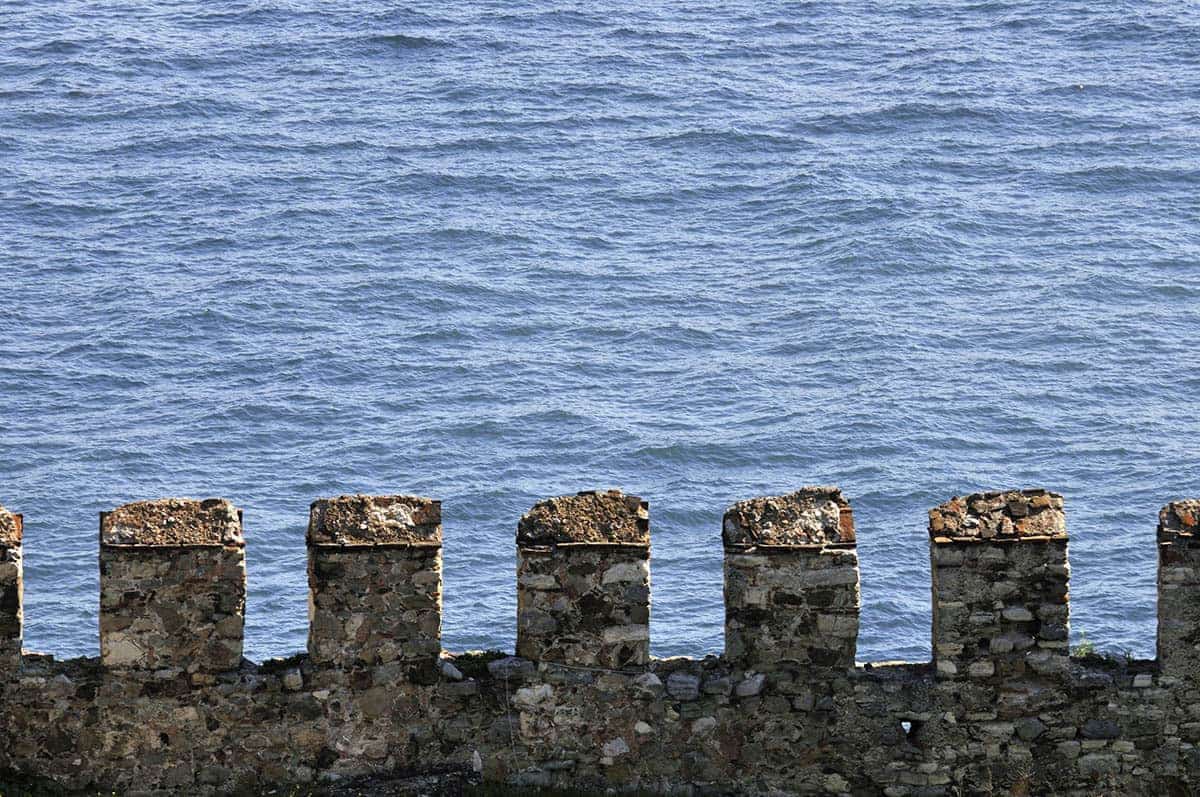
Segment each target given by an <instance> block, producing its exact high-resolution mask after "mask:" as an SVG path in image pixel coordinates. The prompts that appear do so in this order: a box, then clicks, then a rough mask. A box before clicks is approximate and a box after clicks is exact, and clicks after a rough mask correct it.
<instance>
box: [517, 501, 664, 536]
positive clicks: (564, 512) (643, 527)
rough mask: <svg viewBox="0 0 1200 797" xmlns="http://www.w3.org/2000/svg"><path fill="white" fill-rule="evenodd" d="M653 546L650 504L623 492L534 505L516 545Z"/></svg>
mask: <svg viewBox="0 0 1200 797" xmlns="http://www.w3.org/2000/svg"><path fill="white" fill-rule="evenodd" d="M562 543H591V544H601V545H603V544H613V543H620V544H625V545H649V544H650V504H649V503H648V502H646V501H643V500H642V499H641V498H638V497H637V496H636V495H625V494H624V493H622V492H621V491H620V490H609V491H607V492H600V491H598V490H596V491H589V492H582V493H579V494H578V495H564V496H560V497H558V498H550V499H548V500H545V501H541V502H539V503H537V504H534V506H533V508H532V509H530V510H529V511H528V512H526V513H525V514H524V515H522V516H521V521H520V522H519V523H518V524H517V545H520V546H525V547H527V546H535V545H559V544H562Z"/></svg>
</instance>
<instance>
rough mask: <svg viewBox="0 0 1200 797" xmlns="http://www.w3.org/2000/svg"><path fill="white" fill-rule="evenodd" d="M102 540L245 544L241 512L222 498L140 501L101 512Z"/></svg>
mask: <svg viewBox="0 0 1200 797" xmlns="http://www.w3.org/2000/svg"><path fill="white" fill-rule="evenodd" d="M100 543H101V544H102V545H108V546H118V545H119V546H152V547H163V548H169V547H182V546H235V547H242V546H243V545H245V540H244V539H243V537H242V521H241V514H240V512H239V511H238V509H237V507H235V506H234V505H233V503H232V502H230V501H226V500H225V499H222V498H209V499H206V500H203V501H196V500H193V499H190V498H164V499H161V500H158V501H136V502H134V503H131V504H125V505H124V506H121V507H118V508H116V509H114V510H113V511H111V512H104V513H102V514H101V515H100Z"/></svg>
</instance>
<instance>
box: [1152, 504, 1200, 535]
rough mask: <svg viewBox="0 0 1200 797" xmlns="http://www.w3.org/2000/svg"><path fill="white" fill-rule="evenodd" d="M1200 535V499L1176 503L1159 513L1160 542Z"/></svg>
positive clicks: (1168, 505)
mask: <svg viewBox="0 0 1200 797" xmlns="http://www.w3.org/2000/svg"><path fill="white" fill-rule="evenodd" d="M1197 533H1200V499H1192V500H1189V501H1174V502H1172V503H1170V504H1167V505H1166V506H1164V507H1163V508H1162V510H1161V511H1160V512H1159V513H1158V538H1159V540H1160V541H1163V540H1169V539H1173V538H1175V537H1177V536H1179V535H1194V534H1197Z"/></svg>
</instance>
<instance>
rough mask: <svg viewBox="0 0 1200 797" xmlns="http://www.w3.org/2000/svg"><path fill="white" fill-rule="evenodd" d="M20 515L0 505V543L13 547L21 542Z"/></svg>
mask: <svg viewBox="0 0 1200 797" xmlns="http://www.w3.org/2000/svg"><path fill="white" fill-rule="evenodd" d="M21 530H22V524H21V516H20V515H14V514H13V513H12V512H9V511H8V510H7V509H5V508H4V507H3V506H0V545H3V546H4V547H6V548H15V547H17V546H18V545H20V544H21Z"/></svg>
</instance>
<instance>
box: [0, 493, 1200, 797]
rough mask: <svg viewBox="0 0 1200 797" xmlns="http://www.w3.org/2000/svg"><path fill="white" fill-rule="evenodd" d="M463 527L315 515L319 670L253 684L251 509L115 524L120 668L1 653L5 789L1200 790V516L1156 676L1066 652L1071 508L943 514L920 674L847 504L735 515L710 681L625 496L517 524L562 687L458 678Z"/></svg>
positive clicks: (528, 650) (765, 505)
mask: <svg viewBox="0 0 1200 797" xmlns="http://www.w3.org/2000/svg"><path fill="white" fill-rule="evenodd" d="M440 520H441V516H440V507H439V506H438V505H437V503H436V502H434V501H430V500H428V499H422V498H414V497H407V496H374V497H369V496H343V497H341V498H336V499H329V500H327V501H318V502H317V503H316V504H314V506H313V511H312V515H311V518H310V525H309V535H308V544H309V563H310V564H309V572H310V587H311V592H312V616H311V625H312V628H311V631H310V645H309V652H308V653H307V654H298V655H296V656H292V657H291V658H288V659H280V660H270V661H267V662H263V663H262V664H254V663H252V662H249V661H246V660H242V659H240V658H239V659H236V660H235V659H234V658H232V652H233V651H235V650H236V651H240V649H241V616H242V614H243V610H244V597H243V596H244V581H243V580H242V578H241V574H242V570H241V547H242V546H241V522H240V515H239V513H238V512H237V511H236V509H234V508H233V507H232V506H231V505H230V504H228V502H224V501H206V502H193V501H179V500H174V501H166V502H145V503H141V504H134V505H130V506H129V507H122V508H121V509H118V510H116V511H114V512H112V513H109V514H108V515H106V516H105V518H104V520H103V522H102V536H101V566H102V571H103V575H102V584H101V592H102V595H103V603H104V604H105V606H104V607H103V608H102V615H101V625H102V629H104V630H102V636H103V638H104V640H105V643H104V644H105V651H106V652H105V654H104V655H103V656H102V657H101V658H99V659H76V660H71V661H56V660H54V659H53V658H52V657H50V656H46V655H40V654H35V653H30V652H26V653H24V654H23V655H22V656H20V657H19V658H18V657H17V656H16V655H15V653H14V654H13V655H8V656H3V655H0V770H2V769H9V770H15V771H17V772H20V773H27V774H33V775H42V776H48V777H51V778H53V779H55V780H57V781H58V782H60V783H62V784H63V785H65V786H69V787H89V786H90V787H96V788H103V789H112V790H114V791H117V792H118V793H122V794H170V793H178V794H184V793H186V794H214V793H225V792H231V791H234V790H236V789H247V790H249V791H252V792H261V791H263V790H265V788H266V786H267V785H268V784H270V785H281V784H308V783H313V782H318V783H329V782H339V781H345V780H346V779H349V778H352V777H355V776H358V775H364V774H371V773H381V774H382V773H397V772H411V771H422V770H437V769H439V768H442V767H447V766H450V767H459V768H462V769H465V770H474V771H478V772H480V773H482V775H483V776H484V777H486V778H488V779H492V780H496V781H506V782H509V783H514V784H528V785H555V786H572V787H581V788H585V789H595V790H602V789H607V788H610V787H615V788H618V789H625V788H636V789H640V790H644V791H652V792H671V793H693V792H702V793H727V792H735V793H743V794H777V793H791V794H838V795H876V794H883V795H889V796H890V797H901V796H902V795H913V796H914V797H916V796H918V795H964V794H979V795H994V794H1006V795H1051V794H1053V795H1096V794H1110V795H1118V794H1146V795H1151V794H1153V795H1160V794H1166V795H1185V794H1193V793H1197V792H1200V688H1198V684H1197V682H1196V680H1197V678H1200V668H1198V667H1197V659H1198V656H1200V610H1197V608H1196V607H1197V605H1200V578H1198V577H1197V575H1196V573H1197V572H1200V570H1198V569H1197V567H1196V566H1195V565H1194V564H1193V560H1194V558H1195V557H1197V556H1200V552H1196V551H1194V550H1193V548H1192V544H1193V539H1194V538H1195V536H1196V532H1197V531H1200V526H1198V520H1200V502H1196V501H1191V502H1177V503H1174V504H1171V505H1169V506H1168V507H1166V508H1164V510H1163V513H1162V515H1161V516H1160V522H1159V550H1160V577H1159V604H1160V623H1159V627H1160V630H1159V640H1158V657H1157V659H1156V660H1153V661H1125V660H1120V661H1114V660H1108V659H1102V658H1089V659H1077V658H1070V657H1069V656H1068V655H1067V644H1066V643H1067V628H1068V626H1069V617H1068V606H1067V586H1068V574H1069V570H1068V561H1067V533H1066V525H1065V515H1064V513H1063V504H1062V498H1061V496H1058V495H1055V494H1053V493H1048V492H1045V491H1032V490H1026V491H1020V492H1008V493H986V494H978V495H972V496H967V497H965V498H956V499H953V500H951V501H949V502H947V503H946V504H943V505H942V506H940V507H938V508H936V509H934V510H933V511H932V512H931V513H930V525H929V528H930V541H929V544H930V545H931V561H932V564H933V568H932V581H933V596H934V620H933V639H932V646H933V650H934V654H933V661H930V662H922V663H908V664H904V663H890V664H889V663H877V664H859V663H855V662H854V650H855V632H856V630H857V621H858V606H859V600H858V595H859V592H858V567H857V560H856V556H855V550H854V544H855V529H854V523H853V517H852V513H851V512H850V507H849V505H848V503H847V502H846V500H845V498H844V497H843V496H842V495H841V493H840V492H839V491H837V490H836V489H835V488H826V487H821V488H805V489H803V490H800V491H798V492H795V493H791V494H789V495H784V496H776V497H770V498H761V499H754V500H751V501H746V502H741V503H739V504H736V505H734V506H733V507H731V508H730V510H729V512H728V513H727V514H726V517H725V522H724V527H723V529H722V532H723V543H724V547H725V576H726V590H725V593H726V600H727V609H726V613H727V621H726V633H727V647H728V650H727V655H724V656H710V657H707V658H704V659H686V658H677V659H665V660H664V659H653V658H649V657H648V654H647V650H648V647H647V642H648V638H647V633H646V632H645V630H644V629H646V628H647V627H648V626H647V620H648V611H649V516H648V510H647V507H646V504H645V503H644V502H643V501H641V500H640V499H637V498H634V497H631V496H624V495H621V494H620V493H589V494H583V495H579V496H570V497H566V498H561V499H553V500H551V501H548V502H544V503H542V504H539V505H537V506H536V507H534V509H533V510H531V511H530V513H528V514H527V515H526V516H525V517H524V518H523V519H522V520H521V523H520V527H519V530H518V560H519V562H520V564H519V573H518V587H517V588H518V595H519V603H520V607H521V608H520V612H521V615H522V616H521V617H520V618H519V629H520V630H519V632H518V650H519V652H522V653H525V654H527V655H528V656H529V657H535V658H536V659H537V660H534V658H517V657H514V656H505V655H502V654H495V655H493V654H478V653H473V654H472V653H459V654H452V653H444V652H441V651H440V637H439V634H438V627H439V620H440V607H441V547H440V542H441V523H440ZM20 528H21V526H20V520H19V519H18V518H17V516H15V515H12V514H11V513H8V512H5V511H3V510H0V653H3V652H4V651H5V650H9V651H15V650H16V647H17V646H18V645H19V640H20V590H19V588H17V589H13V585H14V584H18V583H19V567H16V568H14V567H12V566H10V565H12V564H14V563H19V557H20V549H21V535H20ZM714 531H715V529H714ZM715 541H716V535H715V534H714V545H715ZM172 609H173V610H174V612H175V613H176V615H178V617H176V616H174V615H172V613H171V610H172ZM127 646H128V648H129V650H133V649H136V650H137V651H139V652H138V653H137V654H136V655H134V654H133V653H129V654H128V655H127V653H126V652H125V650H126V647H127Z"/></svg>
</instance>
